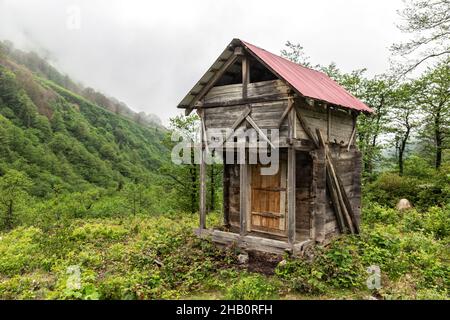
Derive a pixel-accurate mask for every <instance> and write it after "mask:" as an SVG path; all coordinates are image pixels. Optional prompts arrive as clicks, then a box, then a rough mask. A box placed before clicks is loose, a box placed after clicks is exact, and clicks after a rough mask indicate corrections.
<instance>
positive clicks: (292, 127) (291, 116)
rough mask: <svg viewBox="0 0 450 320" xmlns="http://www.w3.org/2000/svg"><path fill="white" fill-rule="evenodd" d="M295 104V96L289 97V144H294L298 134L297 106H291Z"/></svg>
mask: <svg viewBox="0 0 450 320" xmlns="http://www.w3.org/2000/svg"><path fill="white" fill-rule="evenodd" d="M293 104H294V100H293V98H289V99H288V108H290V111H289V114H288V115H287V117H288V144H290V145H291V144H292V143H293V139H294V138H295V136H296V132H295V131H296V128H295V127H296V126H295V124H296V120H297V119H296V111H295V108H292V107H291V106H292V105H293Z"/></svg>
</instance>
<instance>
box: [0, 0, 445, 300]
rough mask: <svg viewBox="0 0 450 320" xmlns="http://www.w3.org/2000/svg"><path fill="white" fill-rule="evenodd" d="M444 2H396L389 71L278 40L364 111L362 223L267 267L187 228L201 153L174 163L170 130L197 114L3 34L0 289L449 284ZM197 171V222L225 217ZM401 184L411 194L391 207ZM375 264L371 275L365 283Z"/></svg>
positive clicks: (91, 292)
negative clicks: (126, 90) (136, 103)
mask: <svg viewBox="0 0 450 320" xmlns="http://www.w3.org/2000/svg"><path fill="white" fill-rule="evenodd" d="M449 5H450V4H449V2H448V1H433V0H415V1H410V2H409V3H408V4H407V5H406V7H405V8H404V9H403V11H402V12H401V15H402V17H403V19H404V21H405V23H404V24H403V25H401V26H400V28H402V30H403V31H404V32H406V33H408V34H410V35H411V41H410V42H406V43H399V44H394V45H392V48H391V51H392V59H393V62H392V68H391V69H390V70H386V72H385V73H384V74H379V75H375V76H369V75H368V74H369V73H368V70H366V69H360V70H354V71H351V72H343V71H342V70H341V69H340V68H339V66H338V65H336V64H335V63H330V64H328V65H318V64H315V63H313V62H311V60H310V58H309V57H308V56H307V54H306V52H307V49H304V48H303V47H302V45H301V44H299V43H296V42H291V41H287V42H286V45H285V47H284V48H280V49H281V51H280V54H281V55H282V56H283V57H285V58H288V59H290V60H292V61H293V62H295V63H299V64H302V65H304V66H307V67H309V68H312V69H315V70H319V71H322V72H324V73H326V74H327V75H329V76H330V77H331V78H332V79H334V80H335V81H336V82H338V83H339V84H340V85H342V86H343V87H344V88H346V89H347V90H348V91H349V92H350V93H352V94H353V95H354V96H355V97H357V98H359V99H360V100H361V101H363V102H364V103H366V104H367V105H368V106H370V107H371V108H373V109H374V111H375V113H374V114H373V115H371V116H360V117H359V118H358V123H357V127H358V133H357V137H356V139H357V144H358V148H359V149H360V151H361V152H362V155H363V159H362V161H363V186H362V194H363V206H362V215H361V216H362V226H361V233H360V234H359V235H345V236H341V237H337V238H335V239H334V240H333V241H332V242H331V243H330V244H329V245H327V246H325V247H321V246H317V247H316V248H314V254H313V256H314V258H313V259H297V258H292V257H288V256H286V257H283V261H282V263H278V261H275V262H271V263H269V264H270V266H269V267H267V268H263V270H259V269H256V270H254V269H252V268H243V267H242V265H241V264H239V261H238V259H237V254H238V250H237V249H235V248H228V249H226V250H221V249H218V248H217V247H215V246H214V245H213V244H212V243H211V242H210V241H208V240H204V239H203V240H202V239H199V238H197V237H196V236H195V234H194V233H193V229H194V228H195V227H197V225H198V208H199V203H198V198H199V169H198V165H196V164H191V165H176V164H174V163H172V161H171V150H172V148H173V146H174V142H173V141H172V139H171V136H172V134H173V132H178V133H181V134H183V135H188V136H190V137H192V139H193V140H195V137H196V134H197V132H198V130H199V125H200V124H199V119H198V116H197V115H190V116H183V115H179V116H176V117H174V118H172V119H170V125H169V126H168V127H167V128H166V127H164V126H163V125H162V124H161V122H160V120H159V119H157V118H156V117H155V116H152V115H145V114H138V113H135V112H134V111H132V110H131V109H130V108H128V106H126V105H125V104H124V103H121V102H119V101H118V100H117V99H114V98H111V97H108V96H106V95H104V94H102V93H100V92H98V91H95V90H94V89H92V88H84V87H83V86H82V85H80V84H77V83H76V82H75V81H73V80H71V78H70V77H69V76H67V75H65V74H63V73H62V72H60V71H58V70H57V69H55V68H54V67H52V66H51V64H50V63H49V62H47V61H46V60H45V59H43V58H41V57H39V55H37V54H36V53H34V52H24V51H21V50H19V49H16V48H14V44H13V43H11V42H9V41H3V42H0V299H180V298H185V299H211V298H212V299H443V300H448V298H449V292H450V264H449V257H450V252H449V245H450V242H449V241H450V151H449V150H450V56H449V52H450V38H449V28H450V17H449V12H450V7H449ZM412 57H414V58H412ZM174 107H175V106H174ZM207 184H208V185H207V187H208V190H209V191H208V194H207V209H208V215H207V219H208V223H207V224H208V225H209V226H214V225H220V224H221V210H222V199H221V197H222V190H221V188H222V167H221V166H220V165H211V166H208V172H207ZM400 199H408V200H409V202H410V203H411V204H412V207H411V208H408V209H407V210H398V209H397V208H396V205H397V203H398V202H399V200H400ZM372 265H377V266H379V267H380V270H381V283H382V285H381V288H375V289H369V288H368V287H367V283H366V281H367V278H368V276H369V273H368V270H367V268H368V267H370V266H372ZM77 277H78V278H79V279H80V281H79V282H76V281H75V283H71V282H73V281H74V280H73V279H76V278H77ZM69 284H70V285H69Z"/></svg>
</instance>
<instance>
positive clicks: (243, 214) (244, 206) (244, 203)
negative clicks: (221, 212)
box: [239, 163, 249, 235]
mask: <svg viewBox="0 0 450 320" xmlns="http://www.w3.org/2000/svg"><path fill="white" fill-rule="evenodd" d="M247 171H248V165H247V164H246V163H241V164H240V172H239V192H240V193H239V203H240V209H239V217H240V234H241V235H246V234H247V214H248V209H249V208H248V172H247Z"/></svg>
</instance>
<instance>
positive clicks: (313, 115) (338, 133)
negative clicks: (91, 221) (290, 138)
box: [296, 100, 353, 144]
mask: <svg viewBox="0 0 450 320" xmlns="http://www.w3.org/2000/svg"><path fill="white" fill-rule="evenodd" d="M296 103H297V105H299V106H300V107H299V108H298V109H297V110H298V112H300V113H301V115H302V117H303V119H304V121H305V122H306V123H307V125H308V126H309V127H310V128H311V131H312V132H313V133H315V132H316V128H318V129H320V130H321V131H322V133H323V134H324V137H325V138H326V139H327V140H328V128H329V131H330V132H329V140H330V142H332V143H338V144H347V142H348V140H349V139H350V136H351V135H352V131H353V117H352V115H351V114H350V113H348V112H346V111H342V110H340V109H334V108H333V109H331V110H330V112H327V109H326V108H324V107H321V106H317V105H315V106H310V105H308V104H306V103H304V102H303V103H301V101H300V100H297V101H296ZM329 116H330V119H328V117H329ZM328 121H330V126H329V127H328ZM296 128H297V138H298V139H308V136H307V134H306V133H305V131H304V130H303V128H302V126H301V125H300V123H299V122H298V119H297V126H296Z"/></svg>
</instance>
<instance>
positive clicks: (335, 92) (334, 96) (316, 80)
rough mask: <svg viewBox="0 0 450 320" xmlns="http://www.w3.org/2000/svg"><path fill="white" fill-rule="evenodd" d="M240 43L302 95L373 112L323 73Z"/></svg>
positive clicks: (248, 44) (245, 43) (246, 43)
mask: <svg viewBox="0 0 450 320" xmlns="http://www.w3.org/2000/svg"><path fill="white" fill-rule="evenodd" d="M242 43H243V44H244V45H245V47H246V48H248V49H249V50H250V51H251V52H253V53H254V54H255V55H256V56H257V57H258V58H260V59H261V60H262V61H263V62H264V63H265V64H266V65H267V66H268V67H269V68H270V69H272V71H273V72H275V74H276V75H277V76H279V77H280V78H282V79H284V80H285V81H286V82H288V83H289V84H290V85H291V86H292V87H293V88H294V89H296V90H297V91H298V92H299V93H300V94H302V95H303V96H305V97H308V98H312V99H317V100H322V101H325V102H328V103H332V104H336V105H338V106H342V107H347V108H350V109H354V110H358V111H364V112H373V110H372V109H371V108H369V107H368V106H367V105H365V104H364V103H363V102H361V101H360V100H358V99H357V98H355V97H354V96H353V95H352V94H350V93H349V92H347V90H345V89H344V88H342V87H341V86H340V85H339V84H338V83H337V82H336V81H334V80H333V79H331V78H330V77H328V76H327V75H326V74H325V73H323V72H320V71H316V70H312V69H309V68H306V67H304V66H301V65H299V64H297V63H294V62H292V61H289V60H287V59H285V58H282V57H280V56H277V55H275V54H273V53H270V52H268V51H266V50H264V49H261V48H258V47H257V46H254V45H252V44H250V43H248V42H245V41H242Z"/></svg>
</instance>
